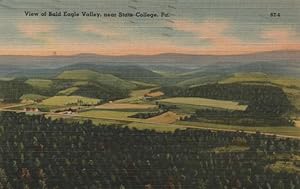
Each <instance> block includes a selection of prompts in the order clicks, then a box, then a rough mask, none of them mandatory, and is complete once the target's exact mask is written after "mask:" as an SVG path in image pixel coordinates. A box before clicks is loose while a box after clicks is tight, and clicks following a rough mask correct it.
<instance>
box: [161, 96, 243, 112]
mask: <svg viewBox="0 0 300 189" xmlns="http://www.w3.org/2000/svg"><path fill="white" fill-rule="evenodd" d="M159 102H160V103H169V104H175V105H176V104H187V105H194V106H205V107H212V108H222V109H229V110H240V111H245V110H246V108H247V105H240V104H239V103H238V102H233V101H226V100H214V99H207V98H195V97H175V98H167V99H163V100H159Z"/></svg>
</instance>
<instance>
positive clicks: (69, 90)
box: [57, 87, 79, 96]
mask: <svg viewBox="0 0 300 189" xmlns="http://www.w3.org/2000/svg"><path fill="white" fill-rule="evenodd" d="M78 89H79V88H78V87H70V88H67V89H65V90H61V91H59V92H58V93H57V95H63V96H69V95H72V94H73V93H74V92H76V91H77V90H78Z"/></svg>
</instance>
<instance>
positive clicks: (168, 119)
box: [147, 112, 180, 123]
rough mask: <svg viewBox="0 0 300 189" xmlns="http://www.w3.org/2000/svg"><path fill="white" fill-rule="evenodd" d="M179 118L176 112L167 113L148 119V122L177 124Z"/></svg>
mask: <svg viewBox="0 0 300 189" xmlns="http://www.w3.org/2000/svg"><path fill="white" fill-rule="evenodd" d="M179 117H180V116H179V115H177V114H176V113H174V112H166V113H164V114H161V115H159V116H155V117H151V118H149V119H147V121H150V122H156V123H175V122H176V121H178V119H179Z"/></svg>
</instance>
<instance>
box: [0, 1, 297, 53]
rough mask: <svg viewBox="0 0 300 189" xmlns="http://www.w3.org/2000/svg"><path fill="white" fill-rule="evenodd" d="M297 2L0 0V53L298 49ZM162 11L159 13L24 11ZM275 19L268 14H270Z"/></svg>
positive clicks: (200, 51)
mask: <svg viewBox="0 0 300 189" xmlns="http://www.w3.org/2000/svg"><path fill="white" fill-rule="evenodd" d="M299 10H300V1H299V0H285V1H282V0H151V1H150V0H84V1H83V0H81V1H80V0H0V43H1V46H0V55H39V56H48V55H72V54H80V53H96V54H102V55H128V54H131V55H132V54H138V55H151V54H160V53H185V54H211V55H232V54H246V53H255V52H262V51H276V50H300V11H299ZM25 11H31V12H38V13H39V14H40V13H42V12H47V14H48V12H49V11H52V12H55V11H58V12H60V11H61V12H65V11H67V12H70V13H72V12H78V13H81V12H82V11H86V12H90V11H93V12H96V13H97V12H99V13H102V14H103V13H118V12H124V13H127V12H130V13H134V14H135V13H136V12H148V13H158V14H160V13H161V12H165V13H168V14H169V15H170V16H169V17H158V18H140V17H139V18H138V17H132V18H119V17H117V18H103V17H101V18H97V17H82V16H80V17H74V18H72V17H50V16H45V17H42V16H38V17H29V16H25V13H24V12H25ZM272 12H275V13H279V14H280V17H277V16H276V17H271V16H270V13H272Z"/></svg>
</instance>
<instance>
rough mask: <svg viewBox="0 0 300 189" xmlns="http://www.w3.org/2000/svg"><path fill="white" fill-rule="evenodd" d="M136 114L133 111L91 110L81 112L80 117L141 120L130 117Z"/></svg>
mask: <svg viewBox="0 0 300 189" xmlns="http://www.w3.org/2000/svg"><path fill="white" fill-rule="evenodd" d="M136 113H137V112H131V111H110V110H90V111H85V112H81V113H79V114H78V115H79V116H83V117H90V118H100V119H114V120H118V121H136V120H139V119H135V118H129V117H128V116H132V115H134V114H136Z"/></svg>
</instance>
